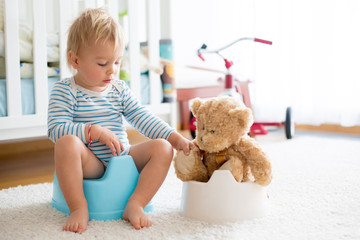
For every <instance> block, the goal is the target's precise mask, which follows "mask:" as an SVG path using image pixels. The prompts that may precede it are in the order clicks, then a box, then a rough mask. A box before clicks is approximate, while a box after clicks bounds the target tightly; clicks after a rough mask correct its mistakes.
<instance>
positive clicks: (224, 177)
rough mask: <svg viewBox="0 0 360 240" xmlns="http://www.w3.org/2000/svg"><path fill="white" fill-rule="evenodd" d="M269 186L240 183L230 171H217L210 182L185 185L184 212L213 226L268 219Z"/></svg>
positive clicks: (182, 202) (186, 183)
mask: <svg viewBox="0 0 360 240" xmlns="http://www.w3.org/2000/svg"><path fill="white" fill-rule="evenodd" d="M267 212H268V195H267V192H266V187H263V186H260V185H258V184H256V183H253V182H244V183H238V182H236V180H235V179H234V177H233V176H232V174H231V173H230V171H229V170H216V171H215V172H214V173H213V175H212V177H211V178H210V180H209V181H208V182H207V183H203V182H196V181H189V182H184V183H183V191H182V200H181V213H182V215H183V216H185V217H189V218H193V219H197V220H201V221H206V222H210V223H223V222H234V221H239V220H248V219H253V218H257V217H262V216H265V215H266V213H267Z"/></svg>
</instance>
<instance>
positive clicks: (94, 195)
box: [51, 156, 153, 221]
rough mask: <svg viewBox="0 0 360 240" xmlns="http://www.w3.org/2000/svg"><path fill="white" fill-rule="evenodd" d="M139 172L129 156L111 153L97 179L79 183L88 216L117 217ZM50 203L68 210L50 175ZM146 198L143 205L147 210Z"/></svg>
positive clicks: (97, 217)
mask: <svg viewBox="0 0 360 240" xmlns="http://www.w3.org/2000/svg"><path fill="white" fill-rule="evenodd" d="M138 178H139V173H138V171H137V168H136V166H135V163H134V161H133V159H132V158H131V157H130V156H121V157H113V158H112V159H111V160H110V161H109V164H108V166H107V168H106V171H105V173H104V175H103V176H102V177H101V178H98V179H84V180H83V187H84V194H85V198H86V200H87V202H88V209H89V218H90V220H92V219H94V220H102V221H106V220H118V219H122V215H123V212H124V209H125V206H126V204H127V201H128V200H129V198H130V196H131V194H132V193H133V191H134V190H135V187H136V184H137V181H138ZM53 185H54V188H53V198H52V202H51V205H52V206H53V207H54V208H56V209H57V210H59V211H60V212H63V213H66V214H70V211H69V208H68V206H67V204H66V201H65V199H64V196H63V194H62V192H61V190H60V187H59V183H58V180H57V177H56V174H55V176H54V184H53ZM152 210H153V205H152V203H151V202H150V203H149V204H148V205H147V206H146V207H145V209H144V211H145V212H151V211H152Z"/></svg>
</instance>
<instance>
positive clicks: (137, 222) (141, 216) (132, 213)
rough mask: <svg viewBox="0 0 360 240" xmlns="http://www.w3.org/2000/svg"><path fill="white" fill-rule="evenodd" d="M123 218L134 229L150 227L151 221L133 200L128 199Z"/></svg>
mask: <svg viewBox="0 0 360 240" xmlns="http://www.w3.org/2000/svg"><path fill="white" fill-rule="evenodd" d="M123 219H124V220H126V221H129V222H130V223H131V224H132V225H133V226H134V228H135V229H137V230H139V229H140V228H143V227H151V226H152V224H153V223H152V221H151V220H150V219H149V218H148V217H147V216H146V214H145V212H144V209H143V208H142V207H141V205H140V204H138V203H137V202H135V201H129V202H128V203H127V205H126V207H125V210H124V213H123Z"/></svg>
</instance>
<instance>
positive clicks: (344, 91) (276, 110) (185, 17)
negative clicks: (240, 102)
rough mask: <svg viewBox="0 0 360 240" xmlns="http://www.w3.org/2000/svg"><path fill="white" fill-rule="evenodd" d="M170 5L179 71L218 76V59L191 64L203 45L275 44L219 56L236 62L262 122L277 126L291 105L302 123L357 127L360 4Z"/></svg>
mask: <svg viewBox="0 0 360 240" xmlns="http://www.w3.org/2000/svg"><path fill="white" fill-rule="evenodd" d="M173 2H174V5H175V7H176V9H177V11H174V15H175V16H174V23H175V24H174V26H175V28H174V37H175V41H176V45H175V50H177V55H175V57H176V58H175V59H176V61H177V63H179V64H184V65H189V64H193V65H199V66H203V67H209V66H210V67H213V68H216V69H223V65H222V63H221V60H220V59H217V60H214V61H212V59H211V57H210V56H209V57H208V61H207V62H205V63H201V62H200V61H199V60H198V59H196V57H195V51H196V49H197V48H198V47H199V46H201V44H202V43H203V42H206V43H209V44H208V45H209V48H214V47H220V46H222V45H225V44H226V43H229V42H231V41H233V40H235V39H236V38H239V37H248V36H254V37H258V38H264V39H267V40H271V41H273V45H272V46H268V45H263V44H253V43H239V44H237V45H234V46H233V47H232V48H230V49H229V50H227V51H224V55H225V56H226V57H229V58H230V59H231V60H233V61H234V62H235V65H234V67H233V71H234V72H235V73H241V75H243V76H245V77H249V78H251V79H253V80H254V83H253V84H252V85H251V94H252V104H253V107H254V110H255V117H256V118H257V119H258V120H259V121H261V120H265V121H282V120H284V119H285V109H286V107H287V106H291V107H292V109H293V112H294V116H295V120H296V123H299V124H312V125H317V124H322V123H332V124H341V125H343V126H353V125H360V1H358V0H254V1H250V0H239V1H236V0H203V1H201V0H198V1H187V0H184V1H179V2H178V1H173ZM194 2H196V4H195V3H194ZM194 4H195V5H194ZM204 5H206V8H205V7H204V8H201V6H204ZM192 6H193V7H192ZM185 26H186V27H185ZM195 59H196V60H195ZM177 76H181V73H179V75H178V74H177ZM182 77H183V76H182ZM182 77H181V78H177V80H178V81H182V80H183V79H182ZM198 79H201V77H200V78H198ZM191 81H193V80H191ZM206 82H207V81H206ZM206 82H205V81H204V82H203V83H204V85H206Z"/></svg>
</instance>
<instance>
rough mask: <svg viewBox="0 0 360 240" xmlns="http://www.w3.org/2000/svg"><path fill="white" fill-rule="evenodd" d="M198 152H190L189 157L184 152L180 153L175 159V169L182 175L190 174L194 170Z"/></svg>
mask: <svg viewBox="0 0 360 240" xmlns="http://www.w3.org/2000/svg"><path fill="white" fill-rule="evenodd" d="M196 157H197V156H196V152H194V151H190V154H189V155H188V156H186V155H185V153H184V152H183V151H178V152H177V154H176V159H175V168H176V169H177V170H178V171H179V172H180V173H182V174H189V173H191V171H192V170H193V169H194V165H195V161H196Z"/></svg>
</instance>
